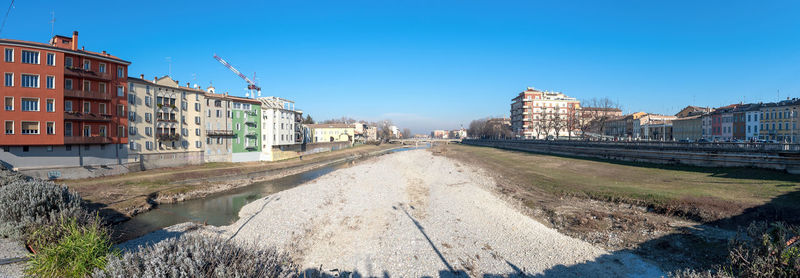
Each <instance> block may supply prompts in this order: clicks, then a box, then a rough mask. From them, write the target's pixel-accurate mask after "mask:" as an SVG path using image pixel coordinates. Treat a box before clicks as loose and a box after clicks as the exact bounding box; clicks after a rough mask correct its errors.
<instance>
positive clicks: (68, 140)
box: [64, 136, 111, 145]
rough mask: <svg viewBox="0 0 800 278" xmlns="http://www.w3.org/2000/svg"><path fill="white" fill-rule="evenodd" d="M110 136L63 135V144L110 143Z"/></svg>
mask: <svg viewBox="0 0 800 278" xmlns="http://www.w3.org/2000/svg"><path fill="white" fill-rule="evenodd" d="M110 143H111V138H109V137H106V136H64V144H65V145H71V144H110Z"/></svg>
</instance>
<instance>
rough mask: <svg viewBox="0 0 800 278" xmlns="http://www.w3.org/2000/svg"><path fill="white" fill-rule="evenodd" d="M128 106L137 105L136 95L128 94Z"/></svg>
mask: <svg viewBox="0 0 800 278" xmlns="http://www.w3.org/2000/svg"><path fill="white" fill-rule="evenodd" d="M128 105H136V95H134V94H128Z"/></svg>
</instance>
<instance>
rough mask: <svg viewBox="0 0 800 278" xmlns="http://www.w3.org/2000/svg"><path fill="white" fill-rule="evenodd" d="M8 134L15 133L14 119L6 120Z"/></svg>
mask: <svg viewBox="0 0 800 278" xmlns="http://www.w3.org/2000/svg"><path fill="white" fill-rule="evenodd" d="M6 134H14V121H6Z"/></svg>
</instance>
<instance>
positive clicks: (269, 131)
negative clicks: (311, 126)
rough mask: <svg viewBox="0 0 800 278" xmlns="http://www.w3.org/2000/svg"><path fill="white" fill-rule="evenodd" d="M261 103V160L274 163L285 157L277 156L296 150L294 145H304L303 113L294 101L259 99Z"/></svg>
mask: <svg viewBox="0 0 800 278" xmlns="http://www.w3.org/2000/svg"><path fill="white" fill-rule="evenodd" d="M258 101H260V102H261V141H262V142H261V145H262V146H261V160H262V161H273V160H278V159H281V158H282V157H283V155H275V154H277V153H281V152H282V151H288V150H295V149H296V148H291V146H293V145H299V144H303V141H304V140H303V137H304V132H303V126H302V125H301V124H300V122H302V120H303V111H301V110H298V109H296V108H295V106H294V105H295V103H294V101H291V100H287V99H283V98H279V97H262V98H258Z"/></svg>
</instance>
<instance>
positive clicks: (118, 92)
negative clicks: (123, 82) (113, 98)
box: [117, 86, 125, 97]
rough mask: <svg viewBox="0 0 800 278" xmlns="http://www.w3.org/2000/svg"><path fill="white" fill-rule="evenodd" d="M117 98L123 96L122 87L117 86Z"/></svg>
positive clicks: (123, 88)
mask: <svg viewBox="0 0 800 278" xmlns="http://www.w3.org/2000/svg"><path fill="white" fill-rule="evenodd" d="M117 96H118V97H124V96H125V87H124V86H117Z"/></svg>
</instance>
